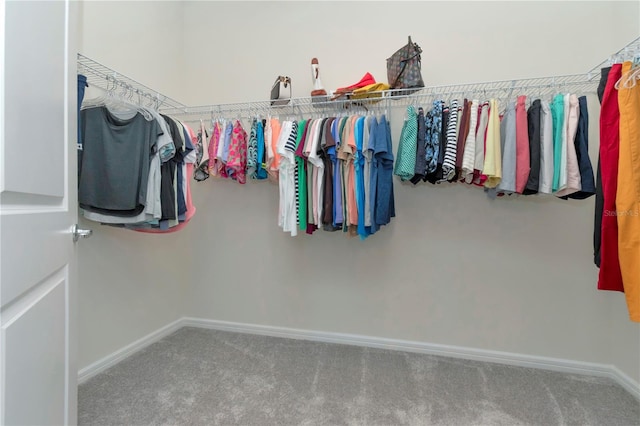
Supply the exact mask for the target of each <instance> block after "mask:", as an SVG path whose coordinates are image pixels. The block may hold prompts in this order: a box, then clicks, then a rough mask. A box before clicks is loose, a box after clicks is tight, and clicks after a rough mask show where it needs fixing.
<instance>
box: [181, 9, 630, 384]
mask: <svg viewBox="0 0 640 426" xmlns="http://www.w3.org/2000/svg"><path fill="white" fill-rule="evenodd" d="M247 10H251V13H246V11H247ZM185 11H186V12H185V22H195V21H196V20H197V19H198V18H199V17H204V16H206V17H215V18H214V19H215V21H216V25H215V26H214V25H211V26H207V25H189V26H187V27H186V32H185V43H186V46H187V49H186V51H185V52H186V54H187V56H188V57H190V58H193V59H195V58H196V57H197V62H195V61H194V65H193V66H192V67H189V68H188V69H187V70H186V76H185V83H186V85H185V93H184V96H183V97H182V98H181V99H184V102H186V103H187V104H207V103H219V102H239V101H248V100H254V99H265V98H266V96H267V92H268V90H269V88H270V85H271V83H272V81H273V79H274V78H275V76H277V75H279V74H283V73H285V74H288V75H290V76H292V78H293V87H294V96H306V95H308V93H309V91H310V90H311V79H310V70H309V64H310V59H311V58H312V57H318V58H319V61H320V70H321V78H322V80H323V82H324V84H325V86H326V87H327V88H336V87H339V86H344V85H347V84H350V83H353V82H356V81H358V80H359V79H360V77H361V76H362V75H363V74H364V73H365V72H367V71H369V72H371V73H372V74H373V75H374V76H375V77H376V78H377V79H378V80H381V81H386V71H385V59H386V58H387V57H388V56H389V55H391V54H392V53H393V52H394V51H395V50H396V49H397V48H399V47H400V46H401V45H403V44H404V43H405V42H406V36H407V35H408V34H411V35H412V37H413V40H414V41H416V42H418V43H419V44H420V45H421V46H422V47H423V49H424V54H423V64H424V70H423V75H424V77H425V80H426V82H427V84H434V85H435V84H446V83H456V82H458V83H462V82H474V81H490V80H499V79H511V78H525V77H537V76H546V75H561V74H570V73H579V72H586V71H587V70H589V69H590V68H592V67H594V66H595V65H597V64H598V63H600V61H602V60H604V59H606V58H607V57H608V56H609V54H610V53H612V52H614V51H616V50H617V49H619V48H620V47H622V46H624V45H625V44H626V43H628V42H629V41H630V40H632V39H633V38H634V37H637V35H638V32H637V30H638V28H639V19H638V4H637V3H615V2H584V3H582V2H552V3H548V2H542V3H540V2H532V3H524V2H495V3H486V2H470V3H460V2H446V3H445V2H410V3H401V2H364V3H363V2H354V3H350V2H339V3H331V2H320V3H310V2H285V3H275V2H253V3H247V2H241V3H237V2H211V3H208V2H187V3H186V4H185ZM239 16H241V17H242V18H241V19H238V17H239ZM603 28H615V31H602V29H603ZM206 39H208V40H210V42H209V43H206V44H205V45H203V44H202V42H201V40H206ZM204 46H206V47H207V48H206V50H204V52H205V54H204V55H201V54H200V53H201V52H202V51H203V47H204ZM590 101H591V103H592V105H593V107H592V109H591V111H592V120H591V123H592V127H591V141H592V146H591V148H592V157H593V159H594V164H595V159H596V156H597V119H596V117H597V114H598V107H597V99H596V98H595V97H593V96H592V97H590ZM401 116H402V114H398V113H394V115H393V120H394V121H393V124H394V125H393V128H394V142H395V143H396V144H397V141H398V137H399V129H400V125H401V123H400V121H401ZM395 191H396V211H397V218H396V219H395V220H394V221H393V223H392V225H391V226H389V227H387V228H384V229H382V230H381V231H380V232H379V233H378V234H376V235H375V236H374V237H372V238H370V239H369V240H367V241H365V242H361V241H359V240H357V239H349V238H346V237H344V236H343V235H338V234H327V233H322V232H319V233H317V235H314V236H312V237H307V236H300V237H298V238H295V239H291V238H290V237H288V236H286V235H285V234H283V233H281V232H280V231H279V229H278V228H277V226H276V211H277V197H278V193H277V188H276V187H275V186H272V185H270V184H268V183H252V184H249V185H247V186H244V187H241V186H239V185H237V184H234V183H231V182H220V181H214V180H209V181H206V182H204V183H201V184H197V185H196V191H195V195H194V197H195V201H196V202H197V203H198V207H199V208H200V211H201V212H203V211H206V215H204V214H200V215H198V216H197V217H196V218H195V220H194V223H193V227H194V228H197V229H198V230H199V238H198V241H199V242H200V244H201V250H202V251H205V250H206V251H207V253H208V254H207V256H208V259H210V261H209V262H200V263H199V266H200V269H199V272H198V276H199V277H211V276H213V278H201V279H196V280H195V281H194V288H193V292H192V302H191V305H190V306H191V314H192V315H194V316H197V317H204V318H214V319H219V320H228V321H238V322H247V323H256V324H266V325H273V326H285V327H293V328H302V329H311V330H322V331H333V332H344V333H355V334H363V335H370V336H380V337H388V338H397V339H408V340H418V341H424V342H431V343H441V344H449V345H459V346H467V347H474V348H482V349H490V350H499V351H508V352H516V353H524V354H532V355H540V356H548V357H559V358H568V359H574V360H581V361H590V362H599V363H612V362H613V363H615V364H616V365H618V366H619V367H620V368H621V369H623V370H624V371H625V372H626V373H627V374H628V375H629V376H631V377H633V378H634V380H636V381H638V380H640V369H639V367H638V364H639V363H638V360H639V359H640V349H639V348H640V327H639V326H638V325H637V324H631V323H629V321H628V319H627V317H626V313H625V312H626V307H625V303H624V297H623V296H622V295H620V294H610V293H604V292H598V291H597V290H596V281H597V269H596V267H595V266H594V265H593V262H592V259H593V254H592V251H593V249H592V230H593V209H594V199H593V198H591V199H589V200H587V201H575V202H574V201H571V202H563V201H560V200H556V199H543V198H541V197H533V198H520V199H516V200H497V201H495V202H492V201H490V200H488V199H487V198H486V197H485V196H484V195H483V194H482V193H481V191H478V190H477V189H475V188H466V187H452V186H442V187H432V186H430V185H424V186H420V187H413V186H411V185H402V184H400V183H399V182H398V181H396V185H395ZM247 265H251V266H250V267H248V266H247Z"/></svg>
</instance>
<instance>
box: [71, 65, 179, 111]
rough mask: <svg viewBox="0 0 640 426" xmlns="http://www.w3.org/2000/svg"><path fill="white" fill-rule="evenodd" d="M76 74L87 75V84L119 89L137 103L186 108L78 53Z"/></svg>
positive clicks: (159, 107) (105, 88) (156, 106)
mask: <svg viewBox="0 0 640 426" xmlns="http://www.w3.org/2000/svg"><path fill="white" fill-rule="evenodd" d="M78 74H82V75H84V76H86V77H87V83H89V86H95V87H99V88H101V89H104V90H106V91H109V90H116V89H117V90H120V91H122V92H123V93H125V94H126V96H128V97H130V98H131V100H132V101H133V102H137V103H139V104H147V103H148V104H151V105H153V106H154V107H155V108H156V109H164V108H186V105H184V104H182V103H180V102H178V101H176V100H175V99H172V98H170V97H168V96H166V95H163V94H161V93H160V92H158V91H156V90H153V89H152V88H150V87H148V86H145V85H144V84H142V83H139V82H137V81H136V80H134V79H132V78H129V77H127V76H126V75H123V74H120V73H119V72H117V71H115V70H113V69H111V68H109V67H107V66H106V65H103V64H101V63H100V62H97V61H94V60H93V59H90V58H88V57H86V56H84V55H82V54H80V53H78Z"/></svg>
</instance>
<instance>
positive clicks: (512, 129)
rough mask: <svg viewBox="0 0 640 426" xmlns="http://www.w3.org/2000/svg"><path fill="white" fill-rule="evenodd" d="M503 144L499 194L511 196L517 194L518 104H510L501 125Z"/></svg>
mask: <svg viewBox="0 0 640 426" xmlns="http://www.w3.org/2000/svg"><path fill="white" fill-rule="evenodd" d="M500 127H501V129H500V137H501V141H500V142H501V144H502V179H501V180H500V184H499V185H498V187H497V191H498V192H504V193H505V194H511V193H514V192H516V152H517V151H516V149H517V146H516V104H515V102H510V103H509V105H508V106H507V110H506V111H505V113H504V117H503V118H502V122H501V123H500Z"/></svg>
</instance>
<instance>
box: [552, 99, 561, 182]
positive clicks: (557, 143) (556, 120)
mask: <svg viewBox="0 0 640 426" xmlns="http://www.w3.org/2000/svg"><path fill="white" fill-rule="evenodd" d="M551 118H552V119H553V188H552V190H553V192H556V191H557V190H558V188H560V168H561V167H562V161H561V160H562V129H563V128H564V96H563V95H562V94H557V95H556V96H555V97H554V98H553V102H552V104H551Z"/></svg>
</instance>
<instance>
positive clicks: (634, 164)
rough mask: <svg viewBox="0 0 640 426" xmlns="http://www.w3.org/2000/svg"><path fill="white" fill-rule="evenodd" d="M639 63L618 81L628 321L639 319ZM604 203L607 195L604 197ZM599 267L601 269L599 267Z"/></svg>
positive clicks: (621, 242) (619, 203) (619, 193)
mask: <svg viewBox="0 0 640 426" xmlns="http://www.w3.org/2000/svg"><path fill="white" fill-rule="evenodd" d="M638 69H639V68H638V66H637V65H636V68H635V69H632V65H631V63H630V62H625V63H624V64H623V65H622V69H621V71H622V73H621V77H620V79H619V82H618V110H619V114H620V119H619V135H620V136H619V160H618V175H617V188H616V213H617V214H616V216H615V217H616V218H617V220H618V254H619V260H620V270H621V273H622V282H623V285H624V292H625V297H626V301H627V307H628V310H629V318H630V319H631V321H635V322H640V222H639V218H640V119H639V118H638V117H640V85H639V84H638V82H637V80H638V78H637V77H636V75H637V74H638V72H639V71H638ZM605 202H606V198H605ZM601 270H602V268H601Z"/></svg>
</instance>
